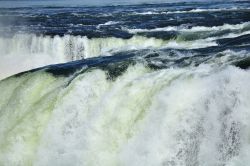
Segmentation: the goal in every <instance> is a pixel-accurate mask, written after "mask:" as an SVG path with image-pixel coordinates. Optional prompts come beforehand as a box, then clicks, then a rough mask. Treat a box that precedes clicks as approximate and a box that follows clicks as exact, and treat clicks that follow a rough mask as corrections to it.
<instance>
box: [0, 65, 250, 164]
mask: <svg viewBox="0 0 250 166" xmlns="http://www.w3.org/2000/svg"><path fill="white" fill-rule="evenodd" d="M67 80H68V78H54V77H53V76H51V75H49V74H45V73H41V72H37V73H31V74H28V75H25V76H22V77H19V78H11V79H8V80H4V81H1V82H0V91H1V92H3V93H1V94H0V115H1V116H0V138H1V139H0V164H1V165H20V166H24V165H34V166H47V165H53V166H66V165H103V166H113V165H114V166H116V165H124V166H133V165H136V166H147V165H149V166H151V165H156V166H160V165H198V166H199V165H202V166H203V165H205V166H214V165H222V164H223V165H230V166H231V165H232V166H233V165H235V166H236V165H247V164H248V163H249V162H250V161H249V159H250V156H249V151H250V144H249V134H250V130H249V129H250V122H249V118H250V111H249V108H250V104H249V98H250V88H249V86H248V82H249V81H250V71H249V70H241V69H238V68H236V67H232V66H227V67H223V68H213V67H211V66H208V65H201V66H199V67H197V68H189V69H164V70H160V71H152V70H149V69H148V68H147V67H144V66H142V65H139V64H137V65H135V66H133V67H130V68H129V69H128V70H127V71H126V72H125V73H124V74H123V75H122V76H120V77H119V78H117V79H116V80H115V81H110V80H107V79H106V76H105V72H104V71H101V70H92V71H91V72H87V73H83V74H81V75H79V76H78V77H77V78H75V79H74V80H73V82H71V84H70V85H68V86H65V84H64V82H67ZM13 106H14V107H13ZM211 158H212V159H213V160H211Z"/></svg>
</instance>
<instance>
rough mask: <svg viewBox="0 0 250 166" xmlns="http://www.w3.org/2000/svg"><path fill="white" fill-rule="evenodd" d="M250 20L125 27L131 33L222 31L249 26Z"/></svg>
mask: <svg viewBox="0 0 250 166" xmlns="http://www.w3.org/2000/svg"><path fill="white" fill-rule="evenodd" d="M249 26H250V22H244V23H241V24H224V25H221V26H213V27H205V26H195V27H192V28H186V27H185V26H168V27H162V28H155V29H125V28H124V30H126V31H128V32H129V33H133V34H136V33H140V32H158V31H179V32H202V31H222V30H240V29H243V28H245V27H249Z"/></svg>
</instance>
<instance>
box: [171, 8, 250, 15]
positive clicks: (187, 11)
mask: <svg viewBox="0 0 250 166" xmlns="http://www.w3.org/2000/svg"><path fill="white" fill-rule="evenodd" d="M248 9H249V8H242V7H241V8H239V7H238V8H236V7H235V8H218V9H192V10H183V11H168V12H167V14H180V13H202V12H223V11H232V12H233V11H240V10H248Z"/></svg>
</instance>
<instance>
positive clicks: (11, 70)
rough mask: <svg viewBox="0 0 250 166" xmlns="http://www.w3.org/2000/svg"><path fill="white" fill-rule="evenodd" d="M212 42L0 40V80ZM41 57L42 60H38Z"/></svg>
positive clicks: (20, 37) (79, 38)
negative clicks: (45, 68) (58, 65)
mask: <svg viewBox="0 0 250 166" xmlns="http://www.w3.org/2000/svg"><path fill="white" fill-rule="evenodd" d="M216 45H217V44H216V42H215V41H211V40H197V41H181V40H180V41H177V40H174V39H173V40H162V39H156V38H154V37H151V38H147V37H143V36H133V37H132V38H130V39H120V38H114V37H109V38H92V39H88V38H87V37H82V36H70V35H65V36H63V37H59V36H54V37H50V36H37V35H32V34H22V35H21V34H20V35H15V36H13V37H12V38H5V37H2V38H0V55H1V61H0V71H1V74H0V79H1V78H5V77H8V76H10V75H13V74H16V73H18V72H22V71H25V70H29V69H33V68H37V67H41V66H45V65H49V64H55V63H64V62H69V61H73V60H79V59H86V58H91V57H97V56H110V55H112V54H114V53H115V52H119V51H129V50H136V49H145V48H179V49H180V48H184V49H193V48H203V47H209V46H216ZM41 57H42V58H41Z"/></svg>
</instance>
